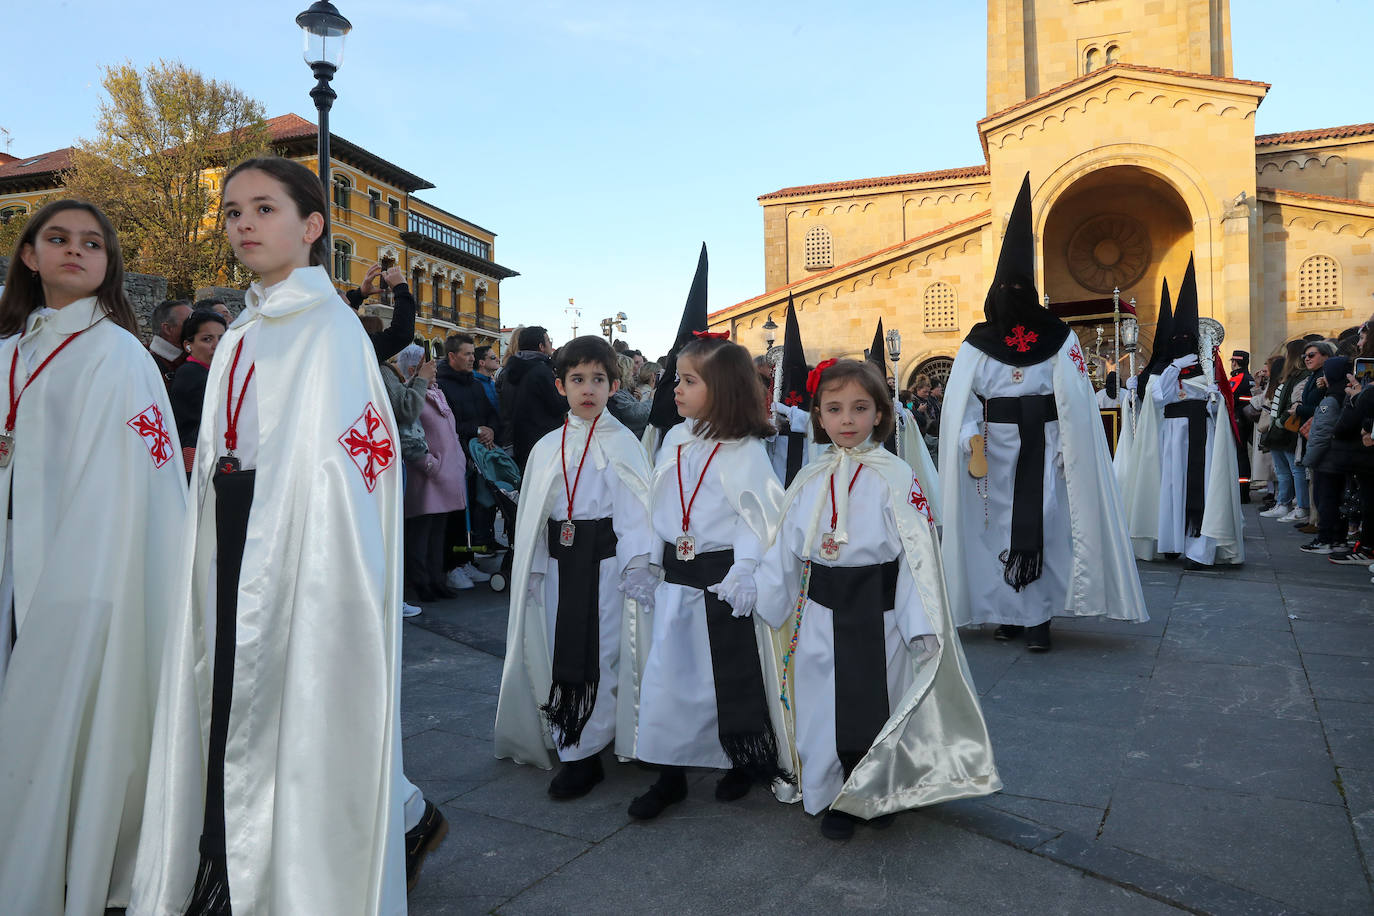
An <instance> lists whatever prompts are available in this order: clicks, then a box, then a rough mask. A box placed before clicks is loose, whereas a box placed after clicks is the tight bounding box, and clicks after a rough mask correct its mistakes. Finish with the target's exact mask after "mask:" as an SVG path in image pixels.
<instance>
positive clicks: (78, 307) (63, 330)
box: [24, 296, 105, 336]
mask: <svg viewBox="0 0 1374 916" xmlns="http://www.w3.org/2000/svg"><path fill="white" fill-rule="evenodd" d="M104 317H105V310H104V309H102V308H101V307H100V301H99V300H98V299H96V297H95V296H87V297H86V298H84V299H77V300H76V301H75V302H73V303H71V304H70V305H68V306H66V307H65V308H60V309H54V308H41V309H34V310H33V311H32V312H30V313H29V317H28V322H27V327H26V328H25V331H24V333H25V335H26V336H27V335H29V334H32V333H34V332H36V331H38V330H40V329H42V328H44V327H49V328H51V329H52V331H53V333H56V334H61V335H63V336H66V335H68V334H75V333H77V332H78V331H84V330H86V329H87V328H89V327H90V326H91V325H93V324H95V323H96V322H97V321H99V320H100V319H101V318H104Z"/></svg>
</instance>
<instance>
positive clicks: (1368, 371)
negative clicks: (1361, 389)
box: [1355, 358, 1374, 385]
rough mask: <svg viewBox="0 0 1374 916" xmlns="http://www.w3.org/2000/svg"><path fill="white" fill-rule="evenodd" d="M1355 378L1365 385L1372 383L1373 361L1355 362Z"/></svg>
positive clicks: (1367, 359)
mask: <svg viewBox="0 0 1374 916" xmlns="http://www.w3.org/2000/svg"><path fill="white" fill-rule="evenodd" d="M1355 378H1357V379H1359V380H1360V382H1361V383H1363V384H1365V385H1368V384H1370V383H1371V382H1374V359H1369V358H1365V359H1357V360H1355Z"/></svg>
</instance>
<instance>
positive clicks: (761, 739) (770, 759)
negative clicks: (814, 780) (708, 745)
mask: <svg viewBox="0 0 1374 916" xmlns="http://www.w3.org/2000/svg"><path fill="white" fill-rule="evenodd" d="M720 746H721V747H722V748H723V749H724V750H725V755H726V756H727V757H729V758H730V766H731V767H733V768H735V769H739V770H744V771H745V772H747V773H748V774H749V775H750V776H752V777H753V778H754V779H755V780H756V781H758V782H760V783H762V784H763V785H772V783H773V782H774V781H775V780H782V781H783V782H785V783H787V784H788V785H796V784H797V779H796V777H795V776H793V775H792V774H791V773H789V772H787V771H786V770H784V769H783V768H782V767H780V766H778V739H777V736H776V735H774V734H773V729H772V728H766V729H765V730H764V731H763V732H761V733H756V734H752V735H721V736H720Z"/></svg>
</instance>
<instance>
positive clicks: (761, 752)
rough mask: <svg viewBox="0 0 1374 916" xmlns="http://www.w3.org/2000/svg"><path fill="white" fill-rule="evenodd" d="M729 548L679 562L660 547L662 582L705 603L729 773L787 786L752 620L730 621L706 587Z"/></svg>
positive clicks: (727, 562)
mask: <svg viewBox="0 0 1374 916" xmlns="http://www.w3.org/2000/svg"><path fill="white" fill-rule="evenodd" d="M734 562H735V552H734V551H733V550H713V551H711V552H709V553H699V554H697V555H696V558H695V559H693V560H679V559H678V558H677V551H676V550H675V549H674V546H673V545H672V544H667V543H665V544H664V545H663V574H664V581H666V582H671V583H673V584H674V585H685V586H687V587H688V588H696V589H700V590H701V594H702V597H703V598H705V599H706V636H707V639H708V641H709V642H710V645H711V674H712V677H713V678H714V680H715V685H716V721H717V727H718V730H719V733H720V746H721V747H722V748H724V750H725V754H726V756H728V757H729V758H730V765H731V766H732V767H734V768H735V769H740V770H745V771H746V772H748V773H749V774H750V775H751V776H752V777H754V778H755V779H756V780H758V781H760V782H762V783H764V784H768V783H771V782H772V781H773V780H775V779H781V780H784V781H785V782H792V779H793V777H792V774H790V773H786V772H784V771H783V770H782V768H781V767H779V766H778V739H777V736H776V735H775V734H773V723H772V721H771V720H770V719H769V718H768V702H767V700H766V699H765V697H766V696H767V694H766V693H765V690H764V686H763V668H762V666H761V665H760V663H759V647H758V643H757V642H756V641H755V636H754V621H753V620H752V619H751V618H749V617H735V616H733V615H732V614H731V612H730V605H729V604H727V603H726V602H724V601H722V600H720V598H719V597H717V596H716V595H715V594H714V593H713V592H708V591H706V588H707V586H711V585H716V584H718V583H719V582H720V581H721V580H722V579H724V578H725V574H726V573H728V572H729V571H730V567H731V566H732V565H734Z"/></svg>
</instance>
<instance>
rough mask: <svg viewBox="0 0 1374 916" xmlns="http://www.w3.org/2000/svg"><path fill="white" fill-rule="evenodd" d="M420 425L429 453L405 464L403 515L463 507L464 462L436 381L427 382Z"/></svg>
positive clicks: (464, 499) (465, 474)
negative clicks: (428, 383) (406, 470)
mask: <svg viewBox="0 0 1374 916" xmlns="http://www.w3.org/2000/svg"><path fill="white" fill-rule="evenodd" d="M420 425H422V426H423V427H424V428H425V442H426V443H427V444H428V445H429V453H428V454H426V455H425V457H424V458H423V459H422V460H419V461H410V462H407V464H406V467H407V469H408V471H409V473H408V474H407V475H406V500H405V511H406V518H413V517H414V516H417V515H435V514H438V513H442V512H453V511H454V510H456V509H463V508H466V506H467V504H468V487H467V470H468V462H467V458H466V457H465V456H464V455H463V449H462V446H460V445H459V444H458V433H457V431H456V430H455V429H454V426H453V411H452V410H450V409H449V406H448V399H447V398H445V397H444V393H443V392H442V391H440V390H439V386H438V385H430V386H429V388H428V389H427V390H426V391H425V406H424V408H423V409H422V410H421V411H420Z"/></svg>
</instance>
